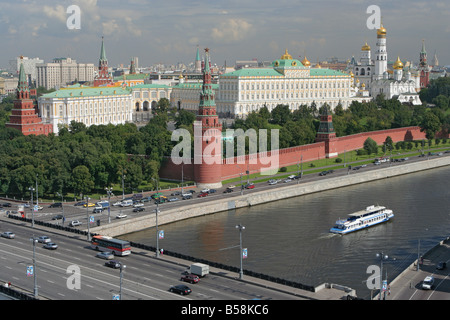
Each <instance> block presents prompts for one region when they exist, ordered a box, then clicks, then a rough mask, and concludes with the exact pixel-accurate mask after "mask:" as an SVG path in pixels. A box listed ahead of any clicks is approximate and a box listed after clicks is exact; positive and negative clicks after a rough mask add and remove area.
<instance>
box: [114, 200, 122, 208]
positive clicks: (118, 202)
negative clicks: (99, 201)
mask: <svg viewBox="0 0 450 320" xmlns="http://www.w3.org/2000/svg"><path fill="white" fill-rule="evenodd" d="M121 204H122V201H117V202H115V203H113V206H115V207H118V206H120V205H121Z"/></svg>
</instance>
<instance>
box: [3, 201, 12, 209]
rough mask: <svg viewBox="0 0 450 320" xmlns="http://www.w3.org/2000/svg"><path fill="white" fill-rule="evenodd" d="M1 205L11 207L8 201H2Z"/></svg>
mask: <svg viewBox="0 0 450 320" xmlns="http://www.w3.org/2000/svg"><path fill="white" fill-rule="evenodd" d="M2 206H3V207H5V208H6V207H11V203H9V202H4V203H3V204H2Z"/></svg>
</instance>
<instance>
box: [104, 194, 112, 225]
mask: <svg viewBox="0 0 450 320" xmlns="http://www.w3.org/2000/svg"><path fill="white" fill-rule="evenodd" d="M105 190H106V193H107V194H108V223H111V193H112V187H111V188H105Z"/></svg>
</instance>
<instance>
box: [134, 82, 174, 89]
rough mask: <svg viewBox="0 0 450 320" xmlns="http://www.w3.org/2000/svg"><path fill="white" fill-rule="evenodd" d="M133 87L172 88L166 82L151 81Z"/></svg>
mask: <svg viewBox="0 0 450 320" xmlns="http://www.w3.org/2000/svg"><path fill="white" fill-rule="evenodd" d="M132 88H133V89H135V88H138V89H139V88H143V89H146V88H148V89H153V88H154V89H167V88H170V87H169V86H168V85H165V84H154V83H149V84H137V85H135V86H133V87H132Z"/></svg>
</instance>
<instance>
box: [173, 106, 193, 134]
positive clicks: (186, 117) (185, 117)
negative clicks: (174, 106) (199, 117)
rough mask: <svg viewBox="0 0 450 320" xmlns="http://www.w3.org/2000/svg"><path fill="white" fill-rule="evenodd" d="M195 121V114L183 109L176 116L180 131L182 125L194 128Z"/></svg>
mask: <svg viewBox="0 0 450 320" xmlns="http://www.w3.org/2000/svg"><path fill="white" fill-rule="evenodd" d="M194 121H195V114H193V113H192V112H190V111H187V110H184V109H181V110H180V111H178V114H177V115H176V116H175V127H176V128H177V129H178V128H180V127H181V126H182V125H185V126H192V124H193V123H194Z"/></svg>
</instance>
